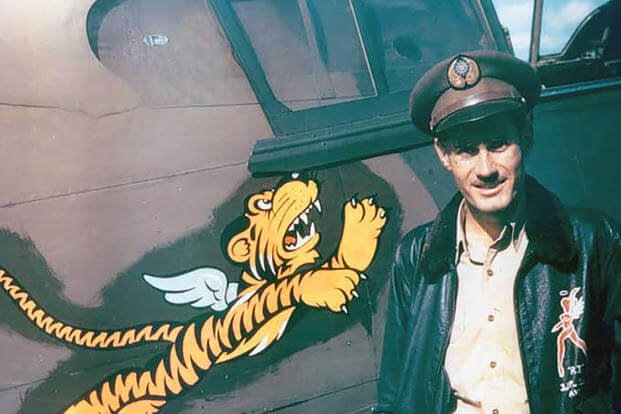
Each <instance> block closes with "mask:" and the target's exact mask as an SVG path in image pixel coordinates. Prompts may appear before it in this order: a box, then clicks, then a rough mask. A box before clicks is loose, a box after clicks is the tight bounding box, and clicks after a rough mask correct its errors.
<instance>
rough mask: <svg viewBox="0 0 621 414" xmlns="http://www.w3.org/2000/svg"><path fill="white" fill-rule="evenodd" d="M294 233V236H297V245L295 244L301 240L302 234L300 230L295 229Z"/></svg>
mask: <svg viewBox="0 0 621 414" xmlns="http://www.w3.org/2000/svg"><path fill="white" fill-rule="evenodd" d="M295 235H296V236H297V238H298V243H296V245H297V244H299V242H300V241H301V240H302V235H301V234H300V232H299V231H296V232H295Z"/></svg>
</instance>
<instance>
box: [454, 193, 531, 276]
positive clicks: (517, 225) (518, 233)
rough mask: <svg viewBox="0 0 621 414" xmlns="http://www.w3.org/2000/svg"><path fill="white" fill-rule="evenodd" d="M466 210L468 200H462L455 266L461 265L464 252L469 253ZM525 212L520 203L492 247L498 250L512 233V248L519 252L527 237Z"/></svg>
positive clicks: (458, 217) (458, 215)
mask: <svg viewBox="0 0 621 414" xmlns="http://www.w3.org/2000/svg"><path fill="white" fill-rule="evenodd" d="M465 208H466V200H465V199H462V200H461V203H460V204H459V208H458V209H457V223H456V226H457V232H456V233H457V237H456V244H455V264H457V263H459V259H460V257H461V255H462V253H464V252H466V253H468V242H467V240H466V214H465ZM523 210H524V209H523V203H520V204H519V205H518V208H517V209H516V210H515V212H514V213H513V215H512V216H511V219H510V220H509V222H508V223H507V224H505V227H504V228H503V229H502V231H501V232H500V235H499V236H498V238H497V239H496V240H494V242H493V243H492V246H497V248H499V247H498V246H499V245H500V244H501V241H502V240H503V239H505V237H508V236H509V235H508V234H507V232H510V233H509V234H510V241H511V246H512V247H513V249H514V250H515V251H516V252H517V250H518V248H519V246H520V243H521V242H522V240H523V239H524V237H525V227H524V211H523ZM506 247H508V246H506Z"/></svg>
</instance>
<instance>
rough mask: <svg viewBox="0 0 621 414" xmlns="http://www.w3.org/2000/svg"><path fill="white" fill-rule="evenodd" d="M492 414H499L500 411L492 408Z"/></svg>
mask: <svg viewBox="0 0 621 414" xmlns="http://www.w3.org/2000/svg"><path fill="white" fill-rule="evenodd" d="M492 414H500V410H499V409H498V408H494V409H493V410H492Z"/></svg>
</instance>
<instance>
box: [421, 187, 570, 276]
mask: <svg viewBox="0 0 621 414" xmlns="http://www.w3.org/2000/svg"><path fill="white" fill-rule="evenodd" d="M461 199H462V196H461V194H460V193H457V194H456V195H455V196H454V197H453V198H452V199H451V201H450V202H449V203H448V204H447V206H446V207H445V208H444V209H443V210H442V211H441V212H440V213H439V214H438V216H437V217H436V219H435V221H434V222H433V223H432V225H431V228H430V230H429V235H428V237H427V238H426V241H425V245H424V246H423V252H422V257H421V268H422V269H425V274H426V276H427V277H428V278H429V279H432V280H434V279H437V278H440V277H442V276H443V275H444V274H446V273H447V272H448V271H449V269H450V262H451V260H453V259H454V257H455V240H456V237H457V235H456V228H455V226H456V222H457V209H458V208H459V203H460V202H461ZM525 214H526V224H525V225H526V235H527V236H528V240H529V250H530V251H532V252H533V253H534V255H535V256H536V258H537V259H538V260H539V261H541V262H543V263H546V264H552V265H554V266H557V267H559V268H560V269H563V270H564V271H571V270H572V269H575V266H576V265H577V260H576V259H577V254H576V252H577V248H576V243H575V240H574V237H573V231H572V226H571V222H570V220H569V216H568V214H567V211H566V210H565V208H564V207H563V205H562V203H561V202H560V200H559V199H558V198H557V197H556V196H555V195H554V194H553V193H551V192H550V191H548V190H546V189H545V188H544V187H543V186H542V185H541V184H539V183H538V182H537V180H535V179H534V178H533V177H531V176H528V175H527V176H526V209H525Z"/></svg>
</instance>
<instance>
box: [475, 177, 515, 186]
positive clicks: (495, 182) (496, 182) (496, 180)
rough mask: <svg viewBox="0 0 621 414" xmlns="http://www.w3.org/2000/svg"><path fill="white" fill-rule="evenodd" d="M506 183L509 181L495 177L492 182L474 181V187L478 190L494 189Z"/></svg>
mask: <svg viewBox="0 0 621 414" xmlns="http://www.w3.org/2000/svg"><path fill="white" fill-rule="evenodd" d="M505 181H507V179H506V178H501V177H495V178H494V179H490V180H485V179H478V180H476V181H474V182H473V183H472V185H473V186H474V187H478V188H494V187H496V186H499V185H500V184H502V183H504V182H505Z"/></svg>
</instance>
